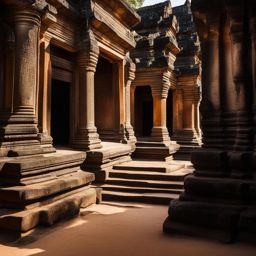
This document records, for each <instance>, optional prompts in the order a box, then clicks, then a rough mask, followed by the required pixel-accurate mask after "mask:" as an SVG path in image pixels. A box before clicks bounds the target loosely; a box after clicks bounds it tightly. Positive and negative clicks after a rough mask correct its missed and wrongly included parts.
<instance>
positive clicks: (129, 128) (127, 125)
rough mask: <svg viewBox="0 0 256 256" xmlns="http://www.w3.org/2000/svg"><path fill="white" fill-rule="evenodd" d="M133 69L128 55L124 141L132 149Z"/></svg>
mask: <svg viewBox="0 0 256 256" xmlns="http://www.w3.org/2000/svg"><path fill="white" fill-rule="evenodd" d="M135 71H136V65H135V64H134V63H133V62H132V60H131V59H130V58H129V57H128V58H127V59H126V65H125V141H126V142H127V143H129V144H131V145H132V147H133V150H134V149H135V144H136V141H137V140H136V137H135V136H134V130H133V127H132V125H131V84H132V82H133V81H134V79H135ZM132 104H134V103H132Z"/></svg>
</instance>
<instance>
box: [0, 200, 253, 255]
mask: <svg viewBox="0 0 256 256" xmlns="http://www.w3.org/2000/svg"><path fill="white" fill-rule="evenodd" d="M89 210H90V213H88V212H87V211H85V212H83V213H82V215H81V216H80V217H79V218H76V219H74V220H71V221H68V222H65V223H60V224H58V225H57V226H55V227H54V228H50V229H49V228H40V229H37V230H36V231H35V232H33V233H32V234H31V235H30V237H29V238H24V239H23V240H22V241H19V242H16V243H12V244H8V245H0V256H32V255H36V256H46V255H47V256H87V255H88V256H103V255H105V256H108V255H111V256H144V255H145V256H169V255H170V256H188V255H189V256H192V255H196V256H229V255H230V256H255V255H256V246H255V247H252V246H250V245H245V244H233V245H227V244H221V243H219V242H215V241H207V240H199V239H196V238H191V237H190V238H189V237H181V236H166V235H164V234H163V233H162V223H163V221H164V219H165V217H166V216H167V207H164V206H151V205H127V204H126V205H118V206H116V205H103V204H102V205H96V206H92V207H90V209H89Z"/></svg>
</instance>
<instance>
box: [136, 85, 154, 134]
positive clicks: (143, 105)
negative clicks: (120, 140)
mask: <svg viewBox="0 0 256 256" xmlns="http://www.w3.org/2000/svg"><path fill="white" fill-rule="evenodd" d="M135 109H136V111H135V113H134V117H135V120H134V121H135V134H136V136H137V137H150V135H151V130H152V128H153V98H152V93H151V88H150V86H138V87H137V88H136V89H135Z"/></svg>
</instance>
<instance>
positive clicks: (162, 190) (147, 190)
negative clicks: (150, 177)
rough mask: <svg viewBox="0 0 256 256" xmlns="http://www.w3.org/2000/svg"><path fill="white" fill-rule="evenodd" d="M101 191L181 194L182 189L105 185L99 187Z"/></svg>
mask: <svg viewBox="0 0 256 256" xmlns="http://www.w3.org/2000/svg"><path fill="white" fill-rule="evenodd" d="M101 188H102V189H105V190H107V191H113V192H118V191H120V192H127V193H159V194H161V193H163V194H168V193H170V194H181V193H182V192H183V189H182V188H180V189H179V188H173V189H170V188H150V187H131V186H121V185H109V184H105V185H103V186H101Z"/></svg>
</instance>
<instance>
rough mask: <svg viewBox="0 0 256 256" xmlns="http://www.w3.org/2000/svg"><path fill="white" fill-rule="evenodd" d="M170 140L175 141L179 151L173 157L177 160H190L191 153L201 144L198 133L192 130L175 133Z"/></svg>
mask: <svg viewBox="0 0 256 256" xmlns="http://www.w3.org/2000/svg"><path fill="white" fill-rule="evenodd" d="M172 140H174V141H177V143H178V144H179V145H180V149H179V150H178V151H177V153H176V154H175V155H174V158H175V159H177V160H191V153H192V151H194V150H196V149H198V148H200V147H201V145H202V142H201V138H200V136H199V135H198V133H197V132H196V131H195V130H193V129H183V130H179V131H176V132H175V133H174V134H173V136H172Z"/></svg>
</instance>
